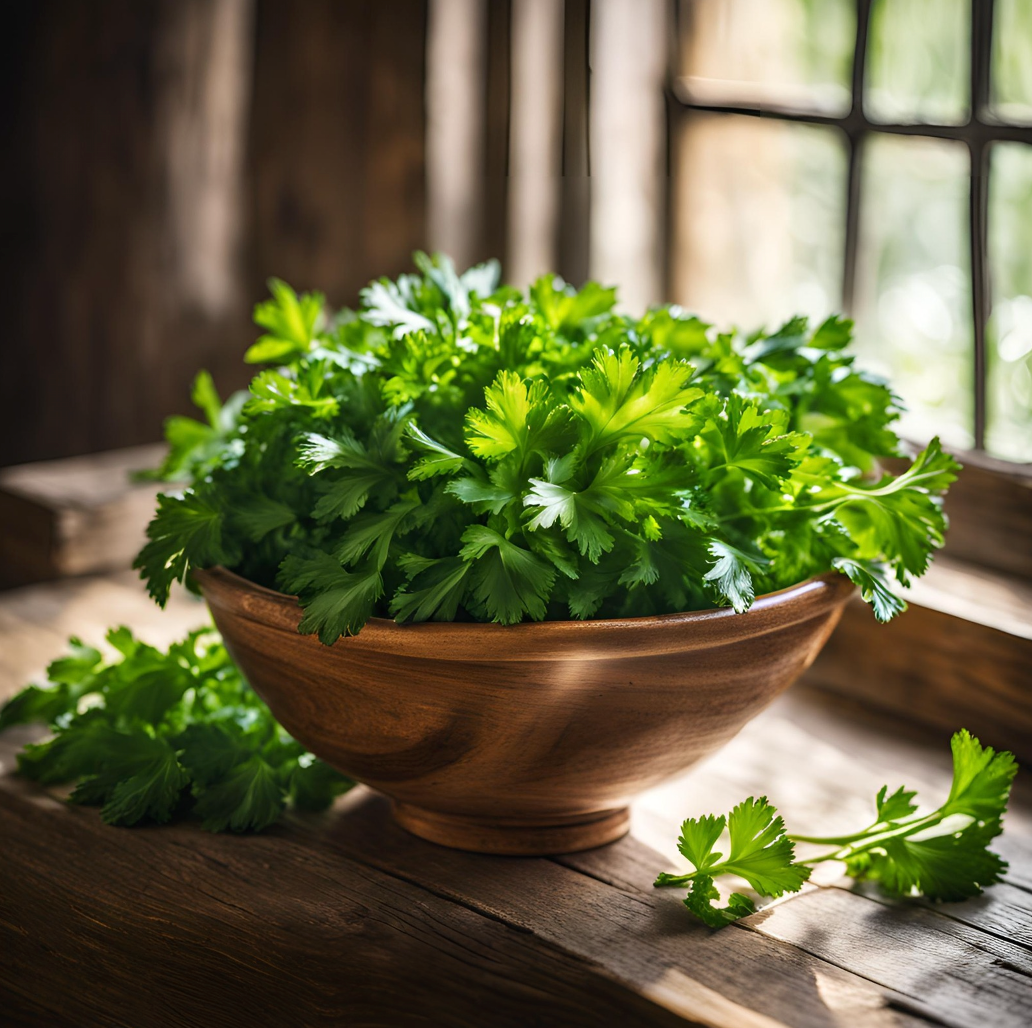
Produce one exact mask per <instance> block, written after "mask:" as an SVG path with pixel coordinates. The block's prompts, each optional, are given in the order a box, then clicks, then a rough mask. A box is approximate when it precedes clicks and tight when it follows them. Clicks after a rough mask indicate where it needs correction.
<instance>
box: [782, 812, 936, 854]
mask: <svg viewBox="0 0 1032 1028" xmlns="http://www.w3.org/2000/svg"><path fill="white" fill-rule="evenodd" d="M942 817H943V813H942V810H941V809H940V810H934V811H932V813H930V814H913V815H911V816H910V817H909V818H903V819H900V820H899V821H875V822H874V824H872V825H869V826H868V827H867V828H865V829H864V830H863V831H861V832H854V833H853V834H852V835H790V836H789V838H790V839H791V840H792V842H810V843H814V844H816V845H818V846H839V847H842V846H852V845H853V844H854V843H857V842H867V841H870V840H872V839H882V838H892V837H894V836H897V835H909V834H910V832H912V831H917V830H918V829H921V828H928V827H931V826H932V825H935V824H938V823H939V822H940V821H941V820H942Z"/></svg>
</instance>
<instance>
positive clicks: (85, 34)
mask: <svg viewBox="0 0 1032 1028" xmlns="http://www.w3.org/2000/svg"><path fill="white" fill-rule="evenodd" d="M252 7H253V4H252V0H211V2H208V0H140V2H127V0H113V2H111V3H105V4H100V5H90V4H81V3H77V2H76V0H39V2H38V3H33V4H27V5H24V6H23V7H21V8H20V9H19V11H18V12H17V16H16V17H14V18H12V19H11V20H10V21H9V22H8V23H7V24H6V25H5V31H4V36H3V43H2V48H3V61H0V65H2V66H3V68H4V75H5V86H6V88H5V89H4V95H5V97H7V98H8V99H7V102H6V103H5V104H4V112H3V116H4V119H5V131H4V136H5V137H6V140H5V141H6V143H7V145H6V146H5V147H4V152H5V160H4V161H3V162H2V165H3V166H2V169H0V185H2V186H3V190H4V195H5V196H8V197H17V201H16V202H11V203H8V204H5V209H4V221H5V231H4V232H3V233H0V240H2V242H0V268H2V270H3V275H4V278H5V281H6V282H7V283H8V286H9V303H8V305H7V315H6V318H5V341H4V374H3V376H2V377H0V465H5V464H13V463H22V462H25V461H31V460H39V459H44V458H51V457H63V456H69V455H72V454H77V453H88V452H92V451H96V450H102V449H107V448H111V447H115V446H127V445H134V444H137V443H143V442H150V441H153V440H154V439H156V438H158V437H159V433H160V429H161V422H162V418H163V417H164V416H165V415H167V414H171V413H173V412H179V411H184V412H185V409H186V408H188V407H189V383H190V381H191V379H192V378H193V376H194V374H195V373H196V371H197V369H198V368H199V367H208V368H209V370H211V371H212V373H213V374H214V375H215V379H216V381H217V382H218V383H219V385H220V387H221V388H222V389H223V390H226V389H228V388H230V387H231V386H235V385H238V384H240V383H241V381H242V376H243V375H245V374H246V372H245V370H244V369H243V368H242V367H241V365H240V361H239V355H240V353H241V352H242V350H243V347H244V346H245V345H246V343H247V341H248V336H249V335H250V331H249V328H248V317H247V310H248V301H249V299H250V297H247V296H245V295H244V292H243V291H242V289H241V286H242V279H241V273H242V265H241V255H242V251H241V246H240V244H241V241H242V232H243V218H244V207H245V202H246V189H245V187H244V141H245V137H246V132H247V121H248V110H249V103H248V94H249V85H250V82H251V74H250V56H251V55H250V50H249V48H248V46H247V42H248V39H249V38H250V32H251V13H252Z"/></svg>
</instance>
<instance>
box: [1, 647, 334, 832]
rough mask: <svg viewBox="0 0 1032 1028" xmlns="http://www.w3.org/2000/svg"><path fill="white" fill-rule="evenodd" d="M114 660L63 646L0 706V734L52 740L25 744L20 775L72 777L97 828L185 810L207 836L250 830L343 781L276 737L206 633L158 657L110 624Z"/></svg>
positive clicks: (319, 799)
mask: <svg viewBox="0 0 1032 1028" xmlns="http://www.w3.org/2000/svg"><path fill="white" fill-rule="evenodd" d="M107 641H108V643H109V645H110V646H111V647H112V648H113V650H114V652H115V656H114V658H113V659H112V660H105V659H104V657H103V656H102V654H101V653H100V651H99V650H97V649H95V648H94V647H92V646H85V645H83V643H82V642H81V641H80V640H78V639H74V638H73V639H72V640H71V649H70V652H69V654H68V655H67V656H65V657H61V658H60V659H58V660H55V661H53V663H51V664H50V666H49V667H48V668H47V677H48V678H49V685H48V686H47V687H45V688H40V687H38V686H29V687H28V688H26V689H23V690H22V691H21V692H20V693H18V694H17V695H16V696H14V697H13V698H12V699H11V700H9V701H8V703H7V704H6V705H5V706H4V707H3V709H2V710H0V730H2V729H4V728H7V727H8V726H9V725H15V724H22V723H26V722H30V721H44V722H46V723H47V724H48V725H49V728H50V730H51V732H52V733H53V734H52V737H51V738H50V739H48V740H47V741H45V742H41V743H35V744H30V745H28V746H26V747H25V748H24V749H23V750H22V752H21V753H20V754H19V756H18V770H19V771H20V773H21V774H23V775H26V776H27V777H29V778H32V779H35V780H36V781H39V782H43V783H45V784H59V783H64V782H72V781H75V782H77V783H78V784H77V785H76V787H75V790H74V791H73V792H72V794H71V797H70V799H71V800H72V802H74V803H85V804H93V805H99V806H100V807H101V817H102V818H103V819H104V821H106V822H107V823H108V824H113V825H134V824H137V823H139V822H152V823H155V822H156V823H159V824H161V823H164V822H166V821H168V820H169V819H170V818H171V817H172V816H173V814H177V813H189V812H192V813H193V814H194V815H195V816H197V817H199V818H200V819H201V824H202V827H204V828H206V829H208V830H209V831H214V832H219V831H238V832H239V831H247V830H255V831H259V830H261V829H263V828H266V827H268V826H269V825H270V824H272V823H273V822H274V821H275V820H276V819H277V818H278V817H279V816H280V813H281V812H282V810H283V808H284V806H285V805H286V803H287V802H288V801H289V802H290V803H291V805H293V806H294V807H297V808H299V809H302V810H321V809H323V808H325V807H327V806H329V804H330V803H331V802H332V801H333V798H334V797H335V796H338V795H340V794H341V793H343V792H346V791H347V790H348V789H349V788H351V786H352V785H353V784H354V783H353V782H352V781H351V780H350V779H348V778H345V777H344V776H343V775H341V774H340V773H339V772H337V771H335V770H334V769H333V768H331V767H330V766H329V765H327V764H324V763H323V762H322V761H320V760H316V759H315V758H314V757H313V756H312V755H311V754H310V753H308V752H306V750H305V748H304V747H303V746H301V745H300V744H299V743H297V742H295V741H294V740H293V739H291V738H290V736H288V735H287V734H286V733H285V732H284V731H283V729H282V728H280V726H279V725H278V724H277V723H276V721H275V720H274V719H273V717H272V714H271V713H270V712H269V709H268V707H266V706H265V704H264V703H262V701H261V700H260V699H259V698H258V696H257V695H255V693H254V692H252V691H251V689H250V687H249V686H248V685H247V683H246V682H245V681H244V679H243V678H242V677H241V675H240V672H239V671H238V670H237V668H236V665H234V664H233V662H232V661H231V660H230V658H229V654H228V653H227V652H226V649H225V647H224V646H223V645H222V641H221V640H220V639H219V636H218V634H217V633H216V632H215V631H214V629H211V628H202V629H198V630H197V631H195V632H191V633H190V635H188V636H187V638H186V639H184V640H183V641H182V642H179V643H176V644H174V645H173V646H171V647H169V649H168V650H167V651H165V652H162V651H161V650H158V649H156V648H155V647H153V646H148V645H147V644H146V643H143V642H140V641H139V640H138V639H136V638H134V637H133V635H132V633H131V632H130V631H129V629H127V628H117V629H112V630H111V631H110V632H108V634H107Z"/></svg>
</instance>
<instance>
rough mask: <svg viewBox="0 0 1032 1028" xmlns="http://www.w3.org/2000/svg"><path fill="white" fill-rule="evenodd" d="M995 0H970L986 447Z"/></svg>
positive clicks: (973, 194)
mask: <svg viewBox="0 0 1032 1028" xmlns="http://www.w3.org/2000/svg"><path fill="white" fill-rule="evenodd" d="M993 6H994V0H971V116H970V119H969V124H970V125H971V127H972V130H973V131H972V133H971V136H970V137H969V139H968V148H969V151H970V155H971V185H970V193H969V224H968V239H969V245H970V247H971V316H972V320H973V322H974V341H975V349H974V364H973V369H972V370H973V377H974V441H975V449H976V450H983V449H985V428H986V421H987V419H988V404H987V394H988V389H987V378H988V367H987V364H988V362H987V343H986V332H987V329H988V323H989V312H990V309H991V306H992V300H991V293H990V283H989V260H988V251H989V133H988V132H987V131H986V129H990V130H991V126H989V125H987V124H986V119H987V117H988V109H989V80H990V61H991V59H992V46H993Z"/></svg>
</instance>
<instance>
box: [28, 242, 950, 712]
mask: <svg viewBox="0 0 1032 1028" xmlns="http://www.w3.org/2000/svg"><path fill="white" fill-rule="evenodd" d="M414 263H415V266H416V271H415V273H410V274H404V275H400V276H399V277H398V278H397V279H394V280H393V281H392V280H388V279H380V280H378V281H376V282H373V283H371V284H370V285H369V286H368V287H367V288H366V289H365V290H363V291H362V293H361V304H360V306H359V307H358V309H357V310H348V309H344V310H341V311H337V312H331V311H329V310H326V309H324V301H323V298H322V297H321V296H320V295H319V294H315V293H311V294H301V295H299V294H297V293H296V292H294V291H293V290H292V289H291V288H290V287H289V286H287V285H285V284H284V283H282V282H279V281H275V280H274V281H273V282H272V283H270V288H271V289H272V298H271V299H270V300H268V301H265V302H264V303H262V304H259V306H258V307H257V308H256V311H255V318H256V321H257V323H258V324H259V325H260V326H261V328H262V331H263V334H262V336H261V338H260V339H259V340H258V342H257V343H256V344H255V346H254V347H252V349H251V350H250V351H249V353H248V355H247V356H248V359H249V360H255V361H260V362H263V363H268V364H269V365H271V366H268V367H266V368H265V369H264V370H260V371H259V372H258V374H257V375H256V376H255V377H254V379H253V380H252V382H251V385H250V389H249V391H248V392H247V393H246V394H240V395H238V396H235V397H231V398H230V399H229V400H228V401H227V402H226V403H221V402H220V398H219V396H218V393H217V392H216V390H215V388H214V384H213V383H212V381H211V378H210V376H208V375H206V374H204V373H201V374H200V375H199V376H198V378H197V380H196V382H195V384H194V390H193V395H194V399H195V402H196V403H197V404H198V406H199V407H200V409H201V411H202V412H203V414H202V419H201V420H197V421H194V420H192V419H189V418H185V419H178V420H175V419H173V420H171V421H170V422H169V423H168V424H167V426H166V434H167V437H168V439H169V444H170V449H169V455H168V458H167V460H166V461H165V462H164V463H163V465H162V467H161V468H160V469H159V470H158V472H156V475H157V476H158V477H164V478H166V479H169V478H172V479H175V480H177V481H179V482H181V483H182V485H183V488H182V491H181V492H180V493H177V494H169V495H168V496H167V497H165V498H164V499H162V500H161V501H160V502H159V507H158V510H157V513H156V515H155V517H154V520H153V522H152V524H151V526H150V529H149V541H148V544H147V546H146V547H145V548H144V550H143V551H142V552H141V553H140V555H139V557H138V558H137V562H136V566H137V567H138V568H139V569H140V571H141V574H142V576H143V577H144V578H145V579H146V580H147V583H148V588H149V590H150V592H151V594H152V595H153V596H154V598H155V599H156V600H158V602H159V603H163V602H164V601H165V599H166V598H167V596H168V592H169V590H170V588H171V587H172V586H173V584H174V583H175V582H184V581H187V579H188V575H189V571H190V569H191V568H194V567H203V566H207V565H211V564H216V563H220V564H223V565H225V566H226V567H228V568H229V569H230V570H233V571H236V572H237V573H238V574H240V575H242V576H243V577H245V578H248V579H250V580H252V581H254V582H256V583H258V584H259V585H263V586H266V587H269V588H286V589H291V590H293V591H295V592H302V593H303V601H304V604H305V607H306V616H305V619H304V621H303V624H304V627H305V631H313V632H318V634H319V637H320V638H321V639H322V640H323V641H324V642H326V643H332V641H333V639H334V638H336V637H337V636H338V635H339V634H340V633H345V634H346V633H349V632H357V631H359V630H360V629H361V626H362V624H363V623H364V621H365V619H366V618H368V617H372V616H377V617H391V616H393V617H395V618H397V619H400V620H403V621H404V620H422V619H425V618H438V619H440V618H444V617H447V618H449V619H459V620H474V621H497V622H501V623H505V624H509V623H513V622H514V621H517V620H519V619H521V618H540V617H551V618H555V617H563V616H566V615H567V613H568V614H569V616H570V617H576V618H586V617H598V618H614V617H635V616H645V615H653V614H666V613H675V612H679V611H684V610H702V609H708V608H712V607H716V606H729V607H731V608H733V609H734V610H736V611H739V612H741V611H744V610H747V609H748V608H749V606H750V605H751V604H752V603H753V601H754V599H755V597H756V596H757V595H759V594H763V593H767V592H772V591H775V590H778V589H783V588H786V587H788V586H792V585H794V584H796V583H798V582H801V581H804V580H805V579H807V578H809V577H811V576H814V575H817V574H822V573H825V572H828V571H832V570H838V571H840V572H842V573H844V574H846V575H848V576H849V577H850V578H851V579H852V581H853V582H854V583H856V585H857V586H858V587H859V590H860V593H861V595H862V596H863V598H864V599H865V600H866V601H867V602H869V603H870V604H871V605H872V606H873V607H874V611H875V614H876V616H877V617H878V618H879V619H880V620H888V619H889V618H891V617H893V616H895V615H896V614H897V613H899V612H900V611H902V610H903V609H904V604H903V603H902V602H901V601H900V600H899V599H898V598H897V597H896V595H895V594H894V592H893V590H892V587H891V586H890V580H891V579H895V581H896V582H898V583H901V584H903V585H907V584H908V583H909V582H910V581H911V579H912V578H913V577H914V576H916V575H920V574H922V573H923V572H924V570H925V569H926V568H927V566H928V562H929V560H930V559H931V556H932V554H933V553H934V552H935V550H936V549H937V548H938V547H939V546H940V545H941V544H942V541H943V536H944V532H945V529H946V520H945V517H944V515H943V512H942V498H943V493H944V492H945V490H946V489H947V487H948V486H949V484H950V482H951V481H952V480H953V477H954V476H955V474H956V470H957V464H956V462H955V461H954V460H953V458H952V457H950V456H949V455H948V454H945V453H944V452H943V451H942V448H941V447H940V445H939V443H938V441H937V440H934V441H933V442H932V443H931V444H930V445H929V446H928V447H927V448H926V450H925V451H923V452H922V453H921V454H920V455H918V457H917V458H916V459H915V460H914V462H913V465H912V466H911V467H910V468H909V470H906V471H904V473H903V474H901V475H898V476H895V477H893V476H890V475H884V474H882V475H881V477H879V469H878V460H879V458H880V457H883V456H885V455H898V452H899V440H898V437H897V435H896V432H895V427H894V423H895V421H896V418H897V417H898V415H899V411H900V409H901V403H900V401H899V399H898V398H897V397H895V396H894V394H893V393H892V391H891V389H890V388H889V387H888V386H887V385H886V384H885V383H883V382H881V381H880V380H878V379H876V378H875V377H874V376H871V375H869V374H867V373H865V372H864V371H862V370H861V369H858V368H857V367H855V366H854V360H855V359H854V357H853V355H852V354H851V353H850V351H849V342H850V338H851V333H852V323H851V322H850V321H849V320H848V319H845V318H841V317H838V316H832V317H830V318H828V319H826V320H825V321H824V322H823V323H821V324H819V325H817V326H816V327H811V325H810V324H809V322H808V321H807V319H806V318H802V317H795V318H791V319H789V320H788V321H787V322H785V324H783V325H782V326H781V327H779V328H777V329H776V330H775V331H773V332H767V331H759V332H751V333H742V332H738V331H737V330H731V331H727V332H718V331H717V330H716V329H714V328H713V327H712V326H710V325H707V324H705V323H704V322H701V321H700V320H699V319H698V318H695V317H693V316H692V315H690V314H687V313H686V312H685V311H683V310H681V309H680V308H679V307H676V306H667V307H660V308H654V309H652V310H650V311H647V312H646V313H645V314H644V315H643V316H642V317H633V316H630V315H627V314H624V313H622V312H620V311H618V310H617V309H616V306H615V301H616V293H615V290H613V289H611V288H608V287H604V286H602V285H599V284H598V283H592V282H589V283H587V284H586V285H585V286H584V287H583V288H582V289H579V290H577V289H574V288H573V287H572V286H570V285H569V284H567V283H565V282H563V281H562V280H561V279H559V278H557V277H556V276H554V275H545V276H543V277H542V278H540V279H538V280H537V281H536V282H535V283H534V284H533V285H532V286H531V288H530V289H529V290H528V291H526V292H525V293H523V292H520V291H519V290H517V289H514V288H511V287H509V286H503V287H500V286H499V284H498V278H499V268H498V265H497V262H488V263H487V264H485V265H481V266H478V267H476V268H471V269H469V270H468V271H466V272H463V273H460V272H459V270H458V269H457V268H456V267H455V266H454V264H453V263H452V262H451V261H450V260H449V259H448V258H447V257H445V256H443V255H441V254H435V255H427V254H423V253H418V254H416V255H415V257H414ZM245 401H246V402H245ZM474 528H476V529H477V530H478V531H476V532H473V533H472V534H471V530H472V529H474ZM481 530H482V531H481ZM497 539H501V540H502V543H497V541H496V540H497ZM471 540H472V541H473V544H472V545H471ZM485 540H491V542H490V543H485ZM320 555H321V556H320ZM416 559H418V560H420V561H425V562H427V563H425V564H424V565H422V566H421V567H419V568H417V565H416V563H414V561H416ZM311 562H315V563H314V564H313V563H311ZM557 573H558V578H557V577H556V574H557ZM335 633H336V634H335ZM24 702H25V704H26V705H27V707H26V709H27V708H28V706H34V705H36V704H39V703H41V702H43V701H42V700H41V699H39V698H35V699H32V700H31V701H30V699H29V698H28V697H27V698H26V700H25V701H24ZM57 702H58V701H57V700H56V699H55V698H54V697H48V699H47V703H57ZM11 716H13V714H12V715H11Z"/></svg>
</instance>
